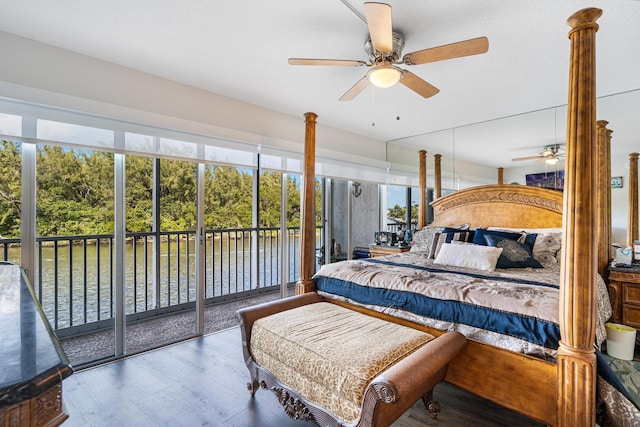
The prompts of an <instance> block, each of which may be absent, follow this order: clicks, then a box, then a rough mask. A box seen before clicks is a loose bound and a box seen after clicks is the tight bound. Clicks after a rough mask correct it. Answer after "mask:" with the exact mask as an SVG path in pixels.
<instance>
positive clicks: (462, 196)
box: [431, 184, 562, 228]
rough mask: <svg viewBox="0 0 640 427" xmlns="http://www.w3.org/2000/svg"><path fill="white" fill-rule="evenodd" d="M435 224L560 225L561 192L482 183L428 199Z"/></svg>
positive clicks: (475, 225)
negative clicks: (431, 200) (430, 200)
mask: <svg viewBox="0 0 640 427" xmlns="http://www.w3.org/2000/svg"><path fill="white" fill-rule="evenodd" d="M431 205H432V206H433V210H434V217H435V220H434V221H433V223H432V225H435V226H440V227H442V226H456V225H460V224H466V223H471V227H472V228H475V227H489V226H498V227H523V228H550V227H558V228H560V227H562V193H561V192H559V191H556V190H549V189H546V188H540V187H529V186H525V185H512V184H507V185H500V184H498V185H484V186H480V187H472V188H468V189H466V190H460V191H457V192H455V193H452V194H450V195H448V196H444V197H441V198H439V199H437V200H435V201H433V202H431Z"/></svg>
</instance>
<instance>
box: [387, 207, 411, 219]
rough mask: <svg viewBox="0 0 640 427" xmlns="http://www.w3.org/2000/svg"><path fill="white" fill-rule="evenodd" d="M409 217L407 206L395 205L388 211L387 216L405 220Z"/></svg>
mask: <svg viewBox="0 0 640 427" xmlns="http://www.w3.org/2000/svg"><path fill="white" fill-rule="evenodd" d="M406 217H407V208H405V207H403V206H400V205H395V206H394V207H392V208H389V210H388V211H387V218H390V219H395V220H397V221H404V220H405V218H406Z"/></svg>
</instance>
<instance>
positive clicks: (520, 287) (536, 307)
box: [314, 252, 611, 360]
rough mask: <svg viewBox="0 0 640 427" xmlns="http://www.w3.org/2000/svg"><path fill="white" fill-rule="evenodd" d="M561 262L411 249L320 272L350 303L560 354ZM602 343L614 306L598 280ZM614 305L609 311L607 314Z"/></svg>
mask: <svg viewBox="0 0 640 427" xmlns="http://www.w3.org/2000/svg"><path fill="white" fill-rule="evenodd" d="M559 276H560V274H559V268H543V269H531V268H527V269H496V270H495V271H479V270H473V269H468V268H461V267H445V266H442V265H437V264H434V263H433V260H432V259H429V258H428V257H427V256H426V254H424V253H423V252H405V253H401V254H395V255H389V256H386V257H380V258H373V259H360V260H353V261H344V262H339V263H332V264H327V265H325V266H323V267H322V268H321V269H320V271H319V272H318V273H317V274H316V275H315V276H314V280H315V282H316V288H317V290H318V292H319V293H320V294H323V295H325V296H328V297H331V298H337V299H341V300H344V301H349V302H351V303H353V304H357V305H361V306H365V307H368V308H371V309H373V310H376V311H379V312H383V313H386V314H390V315H393V316H396V317H400V318H403V319H407V320H411V321H414V322H417V323H420V324H425V325H428V326H431V327H435V328H437V329H440V330H446V331H458V332H460V333H462V334H464V335H465V336H466V337H467V338H472V339H475V340H478V341H482V342H486V343H488V344H492V345H495V346H497V347H500V348H505V349H508V350H512V351H515V352H520V353H525V354H529V355H534V356H537V357H540V358H543V359H547V360H555V357H556V353H557V348H558V341H559V339H560V329H559V325H558V307H559V287H558V282H559ZM598 288H599V293H603V295H602V296H603V298H599V300H602V302H599V306H600V305H603V307H599V311H603V312H604V313H603V315H602V316H599V317H600V321H599V322H598V328H597V329H598V343H600V342H602V340H604V338H605V337H606V331H605V328H604V322H605V321H606V320H607V319H608V317H609V316H610V315H611V306H610V304H609V300H608V296H607V294H606V292H607V291H606V287H605V286H604V282H602V280H601V279H600V278H599V287H598ZM607 304H608V313H607Z"/></svg>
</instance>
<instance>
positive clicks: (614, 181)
mask: <svg viewBox="0 0 640 427" xmlns="http://www.w3.org/2000/svg"><path fill="white" fill-rule="evenodd" d="M611 188H622V177H621V176H612V177H611Z"/></svg>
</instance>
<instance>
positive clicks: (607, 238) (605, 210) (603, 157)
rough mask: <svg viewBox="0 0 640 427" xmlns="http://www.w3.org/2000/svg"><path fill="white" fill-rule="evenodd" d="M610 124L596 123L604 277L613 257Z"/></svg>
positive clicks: (600, 262) (600, 250) (600, 266)
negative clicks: (608, 126) (608, 127)
mask: <svg viewBox="0 0 640 427" xmlns="http://www.w3.org/2000/svg"><path fill="white" fill-rule="evenodd" d="M608 124H609V122H607V121H606V120H598V121H597V123H596V127H597V133H598V140H597V147H598V151H597V156H598V160H597V163H598V170H599V171H601V172H600V176H599V177H598V186H597V195H598V201H597V203H598V273H600V275H601V276H603V277H604V273H605V270H606V268H607V265H608V264H609V261H610V257H611V133H612V132H613V131H612V130H610V129H607V125H608Z"/></svg>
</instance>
